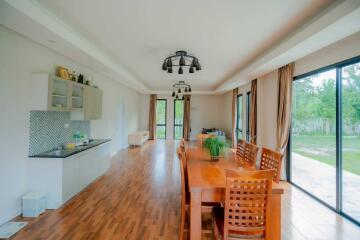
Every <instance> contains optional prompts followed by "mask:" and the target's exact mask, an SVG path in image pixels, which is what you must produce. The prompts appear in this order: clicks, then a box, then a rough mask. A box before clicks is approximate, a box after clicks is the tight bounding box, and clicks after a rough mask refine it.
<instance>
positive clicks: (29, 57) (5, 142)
mask: <svg viewBox="0 0 360 240" xmlns="http://www.w3.org/2000/svg"><path fill="white" fill-rule="evenodd" d="M0 53H1V54H0V109H1V114H0V225H1V224H2V223H3V222H5V221H7V220H9V219H11V218H13V217H15V216H16V215H17V214H19V213H20V206H21V205H20V197H21V195H22V194H24V191H25V176H26V170H27V162H28V158H27V154H28V147H29V146H28V144H29V140H28V139H29V110H30V109H29V106H28V98H29V94H30V93H29V91H28V89H29V75H30V73H33V72H49V73H50V72H52V73H53V72H55V66H57V65H62V66H65V67H68V68H70V69H76V70H77V71H79V72H82V73H84V74H87V75H90V76H92V79H93V80H94V82H95V83H96V84H97V85H98V86H99V87H100V88H101V89H102V90H103V117H102V119H101V120H97V121H92V122H91V133H92V137H93V138H112V139H113V141H112V143H111V152H112V154H114V153H115V152H116V151H118V150H119V146H121V147H126V146H127V133H128V132H133V131H137V129H138V97H139V94H138V93H136V92H135V91H133V90H131V89H129V88H127V87H124V86H122V85H120V84H119V83H117V82H116V81H113V80H111V79H108V78H107V77H105V76H103V75H100V74H98V73H96V72H94V71H92V70H91V69H88V68H86V67H84V66H82V65H80V64H78V63H76V62H74V61H72V60H71V59H68V58H66V57H64V56H62V55H60V54H57V53H55V52H53V51H51V50H49V49H48V48H45V47H43V46H41V45H39V44H37V43H34V42H32V41H30V40H28V39H27V38H24V37H22V36H20V35H19V34H17V33H15V32H13V31H11V30H8V29H6V28H3V27H1V26H0ZM121 105H123V106H124V111H123V113H122V115H123V116H121V118H120V119H117V115H118V114H117V109H118V108H120V106H121ZM120 115H121V114H120ZM117 122H122V123H123V124H122V127H121V128H119V134H117V128H118V126H117V125H118V124H117ZM120 142H121V144H119V143H120Z"/></svg>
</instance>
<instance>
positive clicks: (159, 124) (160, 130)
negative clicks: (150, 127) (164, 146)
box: [156, 99, 167, 139]
mask: <svg viewBox="0 0 360 240" xmlns="http://www.w3.org/2000/svg"><path fill="white" fill-rule="evenodd" d="M166 105H167V104H166V99H157V100H156V138H157V139H166Z"/></svg>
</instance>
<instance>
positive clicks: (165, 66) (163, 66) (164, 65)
mask: <svg viewBox="0 0 360 240" xmlns="http://www.w3.org/2000/svg"><path fill="white" fill-rule="evenodd" d="M166 69H167V63H166V60H164V63H163V65H162V70H164V71H165V70H166Z"/></svg>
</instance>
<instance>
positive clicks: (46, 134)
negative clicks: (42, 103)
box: [29, 111, 90, 156]
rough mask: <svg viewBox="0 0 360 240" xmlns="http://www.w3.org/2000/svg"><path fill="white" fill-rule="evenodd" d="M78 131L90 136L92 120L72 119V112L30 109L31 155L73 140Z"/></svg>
mask: <svg viewBox="0 0 360 240" xmlns="http://www.w3.org/2000/svg"><path fill="white" fill-rule="evenodd" d="M77 131H79V132H81V133H83V134H87V135H88V136H89V137H90V121H72V120H71V119H70V112H46V111H30V141H29V143H30V144H29V155H30V156H31V155H35V154H39V153H42V152H46V151H49V150H52V149H54V148H56V147H58V146H59V144H63V143H68V142H73V134H74V133H76V132H77Z"/></svg>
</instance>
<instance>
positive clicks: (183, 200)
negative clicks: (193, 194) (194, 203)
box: [179, 152, 187, 240]
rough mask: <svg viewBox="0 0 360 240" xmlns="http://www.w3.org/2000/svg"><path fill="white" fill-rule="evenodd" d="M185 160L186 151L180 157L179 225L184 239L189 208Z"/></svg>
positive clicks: (181, 236) (180, 239)
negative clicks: (187, 209)
mask: <svg viewBox="0 0 360 240" xmlns="http://www.w3.org/2000/svg"><path fill="white" fill-rule="evenodd" d="M184 162H186V159H185V152H184V153H183V154H182V156H181V158H180V172H181V213H180V227H179V240H183V239H184V231H185V220H186V208H187V201H186V198H187V192H186V181H185V167H184Z"/></svg>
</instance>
